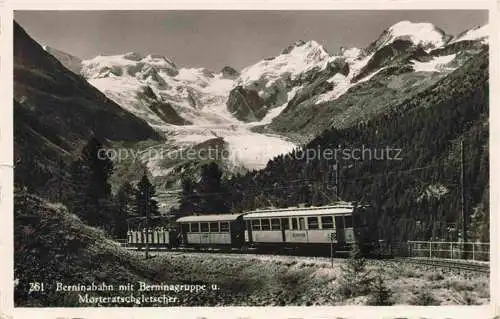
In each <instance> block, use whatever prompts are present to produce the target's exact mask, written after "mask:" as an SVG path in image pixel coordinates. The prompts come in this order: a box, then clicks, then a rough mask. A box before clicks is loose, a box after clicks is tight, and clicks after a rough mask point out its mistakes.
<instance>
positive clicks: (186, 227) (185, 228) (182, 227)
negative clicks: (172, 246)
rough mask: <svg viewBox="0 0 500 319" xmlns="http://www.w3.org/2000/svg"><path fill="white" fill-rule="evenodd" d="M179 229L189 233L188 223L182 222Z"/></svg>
mask: <svg viewBox="0 0 500 319" xmlns="http://www.w3.org/2000/svg"><path fill="white" fill-rule="evenodd" d="M181 230H182V232H183V233H184V234H186V233H189V224H182V225H181Z"/></svg>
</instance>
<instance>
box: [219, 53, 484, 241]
mask: <svg viewBox="0 0 500 319" xmlns="http://www.w3.org/2000/svg"><path fill="white" fill-rule="evenodd" d="M487 54H488V52H487V51H484V52H483V53H482V54H480V55H478V56H476V57H473V58H471V59H470V61H469V62H467V64H466V65H465V66H464V67H463V68H460V69H458V70H457V71H455V72H454V73H453V74H451V75H450V76H449V77H446V78H444V79H443V80H441V81H439V82H438V83H436V84H435V85H433V86H432V87H430V88H429V89H428V90H426V91H424V92H422V93H421V94H419V95H418V96H416V97H414V98H411V99H409V100H407V101H405V102H404V103H402V104H400V105H397V106H396V107H394V108H393V109H392V110H391V111H390V112H388V113H385V114H382V115H380V116H377V117H374V118H373V119H371V120H369V121H366V122H362V123H359V124H358V125H356V126H354V127H352V128H348V129H341V130H337V129H333V128H332V129H330V130H327V131H325V132H324V133H323V134H321V135H320V136H318V137H317V138H316V139H314V140H313V141H312V142H310V143H309V144H308V145H306V146H304V147H303V148H301V149H297V150H296V151H295V152H294V153H291V154H288V155H283V156H278V157H276V158H274V159H273V160H271V161H270V162H269V164H268V165H267V167H266V169H264V170H262V171H257V172H252V173H248V174H246V175H244V176H238V177H235V178H233V179H231V180H229V181H228V188H229V189H231V190H232V193H231V199H230V202H229V203H228V206H229V207H233V209H234V210H237V211H244V210H248V209H254V208H258V207H263V206H278V207H286V206H293V205H297V204H300V203H306V204H311V205H320V204H327V203H330V202H332V201H335V199H336V198H335V192H336V190H335V180H336V178H335V174H336V173H335V164H336V161H335V160H334V159H327V158H325V157H326V156H323V158H320V159H318V158H315V159H306V158H305V156H303V155H304V154H306V153H307V150H314V149H316V150H318V149H321V150H326V149H329V148H331V149H342V150H354V149H357V148H365V149H370V150H372V151H374V150H378V151H380V150H382V149H385V148H386V147H390V148H392V149H393V150H394V151H393V154H392V155H390V156H391V157H396V155H398V158H399V159H392V160H391V159H387V157H386V158H385V159H384V160H377V159H373V158H372V160H369V158H365V159H364V160H363V161H359V160H354V159H352V158H351V159H346V157H345V156H343V155H340V156H338V157H337V159H338V160H339V161H338V164H339V170H338V177H339V178H338V180H339V185H338V194H339V199H341V200H345V201H355V202H360V203H365V204H370V205H371V206H373V208H374V209H375V210H376V212H377V214H379V218H378V220H379V226H380V235H381V236H382V237H383V238H386V239H393V240H408V239H419V238H422V239H429V238H431V237H434V238H441V239H443V238H444V239H451V238H454V239H456V237H457V236H458V235H459V234H457V232H454V231H453V227H456V226H457V225H458V224H457V223H458V222H459V216H460V212H461V196H460V194H461V179H460V174H461V170H460V163H461V155H460V154H461V152H460V151H461V148H460V143H461V142H463V152H464V167H465V174H464V187H465V193H466V196H465V204H466V205H465V209H466V211H467V212H468V214H469V221H470V222H471V223H472V224H471V226H470V227H469V228H470V229H469V230H470V234H469V236H471V237H472V238H474V239H481V240H483V241H488V237H489V234H488V232H487V231H486V232H485V231H484V228H486V229H487V225H488V219H489V212H488V201H489V195H488V194H489V193H488V190H489V187H488V183H489V173H488V170H489V157H488V55H487ZM397 149H401V152H400V154H396V153H397V152H396V150H397ZM301 152H303V153H301ZM339 154H342V153H339ZM373 156H378V158H380V152H379V153H375V155H373ZM330 158H331V156H330ZM479 229H483V231H479ZM450 237H451V238H450Z"/></svg>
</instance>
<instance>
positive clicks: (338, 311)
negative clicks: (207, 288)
mask: <svg viewBox="0 0 500 319" xmlns="http://www.w3.org/2000/svg"><path fill="white" fill-rule="evenodd" d="M0 1H1V0H0ZM499 1H500V0H499ZM0 6H1V4H0ZM409 9H422V10H425V9H487V10H490V21H489V24H490V26H491V28H490V30H491V34H490V88H493V89H492V90H490V125H489V127H490V216H491V229H490V233H491V251H492V252H496V251H497V248H498V242H499V241H500V233H499V232H498V231H497V227H496V226H497V225H498V217H497V216H496V212H497V211H498V208H500V198H499V194H500V193H499V192H498V189H499V188H498V182H499V181H500V170H499V165H500V158H498V155H499V148H500V143H497V137H500V126H499V125H498V124H499V123H498V119H499V118H500V114H499V112H500V110H499V109H498V108H497V105H498V101H499V100H498V96H499V94H498V88H500V83H499V82H500V79H499V77H498V75H499V73H498V72H499V69H498V67H499V57H498V53H499V52H500V51H499V44H498V43H499V42H498V40H499V34H498V30H499V24H498V18H499V15H498V4H497V3H496V2H495V1H486V0H479V1H477V0H476V1H474V0H470V1H453V0H446V1H444V0H439V1H438V0H435V1H418V0H411V1H410V0H406V1H395V0H393V1H390V0H387V1H379V0H375V1H342V0H332V1H318V0H314V1H297V0H294V1H290V0H288V1H287V0H254V1H248V0H245V1H237V0H232V1H229V0H226V1H221V0H217V1H210V2H208V1H203V0H198V1H196V0H184V1H181V0H175V1H169V2H161V1H151V0H147V1H140V0H134V1H119V0H107V1H106V2H104V1H103V0H88V1H62V0H59V1H45V2H41V1H38V2H37V1H26V0H16V1H7V2H5V3H4V8H3V9H2V11H1V15H0V19H1V34H0V47H1V51H0V52H1V55H0V74H1V82H0V83H2V85H1V89H0V90H1V91H0V92H1V96H0V99H2V106H3V107H2V112H1V115H2V116H1V120H0V121H1V122H0V174H1V175H0V177H1V183H2V184H1V185H0V186H1V188H0V214H1V215H2V221H1V223H0V256H1V257H3V258H1V257H0V260H2V262H1V265H2V266H3V267H2V268H3V271H2V272H1V273H0V287H1V288H0V318H3V316H2V313H3V314H4V315H10V316H12V315H15V318H56V317H79V318H101V317H107V318H109V319H113V318H148V319H149V318H165V316H168V317H169V318H200V317H206V318H221V317H222V318H268V317H271V318H336V317H343V318H395V317H405V318H413V317H415V318H420V317H426V318H478V319H479V318H492V317H493V316H494V315H495V314H498V315H500V310H499V308H498V293H499V288H497V285H498V284H499V283H500V280H499V279H500V277H499V273H498V271H497V268H498V255H497V254H492V258H491V269H492V273H491V276H490V290H491V303H490V305H489V306H439V307H412V306H392V307H369V306H349V307H340V306H337V307H200V308H189V307H173V308H13V298H12V290H13V279H14V278H13V260H12V256H13V228H12V223H13V216H12V211H13V207H12V204H13V201H12V199H13V198H12V194H13V186H12V185H13V170H12V164H13V163H12V150H13V136H12V134H13V131H12V113H13V112H12V98H13V77H12V74H13V73H12V70H13V68H12V59H13V52H12V40H13V39H12V29H13V28H12V18H13V10H409ZM495 88H497V89H495ZM132 309H133V311H132Z"/></svg>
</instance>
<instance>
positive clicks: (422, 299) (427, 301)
mask: <svg viewBox="0 0 500 319" xmlns="http://www.w3.org/2000/svg"><path fill="white" fill-rule="evenodd" d="M412 303H413V304H414V305H417V306H438V305H439V301H438V300H437V299H436V297H434V294H433V293H432V292H431V291H430V290H429V289H422V290H421V291H419V292H417V294H416V295H415V298H414V299H413V302H412Z"/></svg>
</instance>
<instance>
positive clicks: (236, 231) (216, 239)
mask: <svg viewBox="0 0 500 319" xmlns="http://www.w3.org/2000/svg"><path fill="white" fill-rule="evenodd" d="M242 216H243V214H220V215H199V216H186V217H181V218H179V219H177V223H179V224H180V231H181V242H182V245H184V246H195V247H201V246H205V247H208V246H213V247H233V248H241V246H242V245H243V238H244V224H243V219H242Z"/></svg>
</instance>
